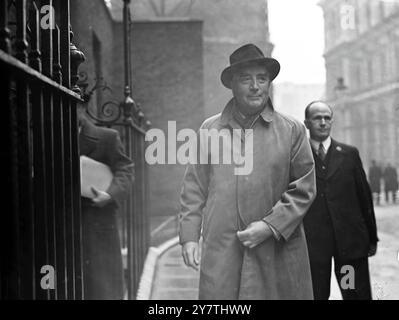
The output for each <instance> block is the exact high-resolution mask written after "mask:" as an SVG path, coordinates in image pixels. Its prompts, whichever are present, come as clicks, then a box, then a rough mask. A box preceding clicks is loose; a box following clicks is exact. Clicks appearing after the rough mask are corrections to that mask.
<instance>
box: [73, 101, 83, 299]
mask: <svg viewBox="0 0 399 320" xmlns="http://www.w3.org/2000/svg"><path fill="white" fill-rule="evenodd" d="M76 108H77V106H76V103H75V102H72V103H70V112H71V146H72V159H73V161H72V191H73V195H72V196H73V199H74V201H73V219H74V220H73V221H74V230H73V235H74V248H75V256H74V257H75V299H76V300H81V299H83V298H84V297H83V280H84V279H83V248H82V213H81V212H82V211H81V204H80V195H81V193H80V161H79V133H78V120H77V118H78V117H77V111H76Z"/></svg>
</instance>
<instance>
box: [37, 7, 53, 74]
mask: <svg viewBox="0 0 399 320" xmlns="http://www.w3.org/2000/svg"><path fill="white" fill-rule="evenodd" d="M44 6H48V7H49V8H53V1H52V0H40V7H41V8H43V7H44ZM41 40H42V41H41V52H42V68H43V74H44V75H45V76H47V77H48V78H50V79H53V49H52V47H53V32H52V30H51V28H48V29H42V30H41Z"/></svg>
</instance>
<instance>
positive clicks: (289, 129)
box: [180, 44, 316, 300]
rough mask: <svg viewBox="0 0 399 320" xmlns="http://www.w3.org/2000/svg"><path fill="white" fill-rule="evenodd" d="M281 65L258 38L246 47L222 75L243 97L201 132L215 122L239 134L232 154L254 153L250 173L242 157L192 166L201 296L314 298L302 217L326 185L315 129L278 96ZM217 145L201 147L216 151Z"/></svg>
mask: <svg viewBox="0 0 399 320" xmlns="http://www.w3.org/2000/svg"><path fill="white" fill-rule="evenodd" d="M279 71H280V64H279V62H278V61H277V60H275V59H272V58H266V57H265V56H264V54H263V53H262V51H261V50H260V49H259V48H258V47H256V46H255V45H253V44H248V45H245V46H242V47H240V48H238V49H237V50H236V51H235V52H233V53H232V55H231V56H230V66H229V67H227V68H226V69H225V70H224V71H223V72H222V75H221V81H222V84H223V85H224V86H225V87H227V88H228V89H231V90H232V93H233V98H232V99H231V100H230V101H229V102H228V103H227V105H226V107H225V108H224V110H223V112H222V113H221V114H217V115H215V116H213V117H211V118H209V119H207V120H206V121H205V122H204V123H203V124H202V126H201V129H200V130H199V133H198V137H199V140H200V141H201V146H202V147H203V146H204V145H206V144H207V143H203V141H204V140H203V139H201V138H203V137H204V135H205V134H206V133H207V132H209V131H207V129H208V130H213V132H218V133H219V134H220V136H221V137H222V141H230V142H231V143H230V144H229V143H224V144H223V149H224V150H223V152H222V153H223V154H224V155H226V154H227V155H228V154H234V155H235V154H236V153H237V152H238V153H245V155H246V157H247V156H250V157H251V160H252V170H250V172H245V173H243V174H238V172H237V171H235V169H237V167H239V165H240V164H241V163H236V162H234V163H229V162H228V161H226V162H222V163H220V162H219V163H216V162H213V161H208V162H206V161H200V162H198V163H191V164H189V165H188V166H187V169H186V173H185V176H184V179H183V187H182V192H181V212H180V243H181V244H182V255H183V259H184V261H185V263H186V265H188V266H190V267H193V268H196V269H197V268H198V267H199V262H200V261H201V266H200V284H199V298H200V299H232V300H236V299H312V298H313V293H312V284H311V275H310V266H309V260H308V251H307V245H306V239H305V234H304V228H303V225H302V220H303V217H304V215H305V213H306V212H307V210H308V208H309V207H310V205H311V203H312V201H313V199H314V197H315V193H316V188H315V171H314V161H313V157H312V152H311V148H310V145H309V141H308V139H307V137H306V130H305V127H304V126H303V125H302V124H301V123H300V122H298V121H297V120H294V119H292V118H290V117H287V116H285V115H282V114H280V113H279V112H277V111H276V110H275V109H274V107H273V105H272V103H271V101H270V98H269V92H270V91H269V90H270V84H271V82H272V81H273V80H274V78H275V77H276V76H277V74H278V73H279ZM240 132H241V133H242V135H239V133H240ZM237 135H238V136H239V138H237V139H236V136H237ZM240 138H241V139H240ZM226 148H227V150H226ZM204 150H205V151H204ZM214 150H215V149H212V148H205V147H204V148H200V153H201V156H203V152H205V153H206V156H205V157H204V158H207V157H208V158H211V159H212V158H213V157H214V154H212V152H214ZM215 152H217V151H215ZM202 160H203V159H202ZM201 234H202V237H203V241H202V247H201V249H202V250H201V254H200V248H199V240H200V237H201ZM200 256H201V257H200Z"/></svg>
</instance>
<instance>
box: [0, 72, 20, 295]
mask: <svg viewBox="0 0 399 320" xmlns="http://www.w3.org/2000/svg"><path fill="white" fill-rule="evenodd" d="M3 71H4V69H3V68H0V72H1V74H4V75H3V76H2V77H1V78H0V86H1V88H3V90H0V100H1V101H2V108H3V113H4V114H3V117H4V118H5V119H6V122H5V123H4V124H3V125H2V126H1V129H0V130H1V138H2V143H1V145H2V148H1V150H0V156H1V160H2V163H4V164H5V168H6V170H4V172H3V179H4V184H5V185H6V186H8V187H7V188H4V190H3V192H2V193H1V198H2V200H3V201H2V203H3V205H4V208H3V210H2V212H3V219H2V223H1V224H0V230H1V232H0V233H1V234H0V237H1V252H2V257H3V258H2V259H1V261H0V265H1V284H0V286H1V293H0V297H1V300H6V299H17V298H18V292H17V291H18V290H17V289H18V288H17V287H16V284H17V283H18V268H19V267H18V264H17V262H18V261H19V260H18V254H19V250H18V248H19V237H18V235H19V232H18V215H17V214H16V213H17V212H18V193H17V192H18V184H17V182H18V179H17V168H16V166H17V163H18V162H17V153H16V150H17V140H16V137H17V135H16V128H17V126H16V124H17V120H16V117H15V108H13V104H12V103H11V79H10V77H9V75H8V74H7V73H4V72H3Z"/></svg>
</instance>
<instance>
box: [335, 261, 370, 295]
mask: <svg viewBox="0 0 399 320" xmlns="http://www.w3.org/2000/svg"><path fill="white" fill-rule="evenodd" d="M335 276H336V277H337V281H338V285H339V288H340V290H341V294H342V298H343V299H344V300H371V299H372V295H371V285H370V274H369V265H368V258H367V257H365V258H360V259H357V260H353V261H339V260H338V261H337V260H336V261H335Z"/></svg>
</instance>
